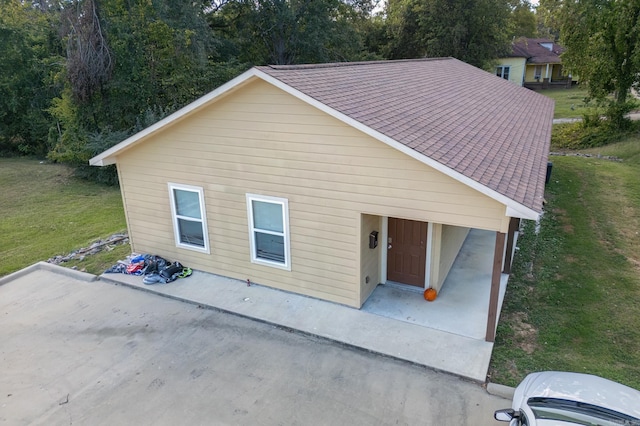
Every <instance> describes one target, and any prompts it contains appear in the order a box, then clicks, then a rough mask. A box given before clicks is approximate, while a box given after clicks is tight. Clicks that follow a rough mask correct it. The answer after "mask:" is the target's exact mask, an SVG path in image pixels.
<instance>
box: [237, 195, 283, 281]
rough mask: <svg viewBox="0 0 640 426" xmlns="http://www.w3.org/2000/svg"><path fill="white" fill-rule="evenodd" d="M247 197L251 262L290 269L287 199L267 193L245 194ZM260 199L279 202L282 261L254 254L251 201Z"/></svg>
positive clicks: (274, 202)
mask: <svg viewBox="0 0 640 426" xmlns="http://www.w3.org/2000/svg"><path fill="white" fill-rule="evenodd" d="M246 198H247V219H248V225H249V246H250V250H251V263H256V264H259V265H265V266H271V267H274V268H279V269H284V270H286V271H290V270H291V249H290V240H289V200H287V199H286V198H279V197H270V196H267V195H257V194H246ZM254 200H255V201H262V202H266V203H273V204H280V205H281V206H282V212H283V218H282V220H283V224H282V229H283V232H282V234H283V235H282V236H283V237H284V263H280V262H275V261H272V260H267V259H261V258H259V257H257V256H256V241H255V229H254V227H253V223H254V221H253V208H252V205H253V203H252V201H254ZM258 232H264V233H267V234H268V233H271V234H274V235H280V233H279V232H270V231H265V230H260V229H258Z"/></svg>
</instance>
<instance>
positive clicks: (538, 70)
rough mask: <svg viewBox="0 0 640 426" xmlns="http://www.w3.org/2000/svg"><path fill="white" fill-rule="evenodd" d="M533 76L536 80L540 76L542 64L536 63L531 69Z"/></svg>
mask: <svg viewBox="0 0 640 426" xmlns="http://www.w3.org/2000/svg"><path fill="white" fill-rule="evenodd" d="M533 78H535V79H536V80H538V81H539V80H540V79H541V78H542V65H536V67H535V68H534V71H533Z"/></svg>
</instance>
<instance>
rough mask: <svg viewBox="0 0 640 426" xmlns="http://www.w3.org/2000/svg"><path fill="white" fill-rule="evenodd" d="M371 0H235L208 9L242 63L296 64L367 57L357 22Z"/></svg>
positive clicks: (364, 17)
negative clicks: (212, 10) (216, 9)
mask: <svg viewBox="0 0 640 426" xmlns="http://www.w3.org/2000/svg"><path fill="white" fill-rule="evenodd" d="M372 7H373V4H372V3H371V1H364V0H359V1H350V2H346V1H342V0H238V1H232V2H228V3H227V4H225V5H224V6H223V7H221V8H220V10H219V11H218V13H216V14H212V16H211V18H210V19H211V21H212V22H213V25H214V26H215V27H217V28H219V29H220V30H221V31H222V34H224V36H225V37H226V38H227V39H229V40H231V42H232V44H233V45H234V46H235V53H236V54H237V56H238V59H239V61H240V62H246V63H252V64H294V63H318V62H335V61H346V60H354V59H361V58H363V57H366V54H365V52H364V48H363V42H362V35H361V34H360V33H358V31H357V30H356V23H358V22H361V21H362V20H363V19H366V18H368V15H369V14H370V13H371V9H372Z"/></svg>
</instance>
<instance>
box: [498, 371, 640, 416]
mask: <svg viewBox="0 0 640 426" xmlns="http://www.w3.org/2000/svg"><path fill="white" fill-rule="evenodd" d="M494 417H495V419H496V420H499V421H504V422H509V426H520V425H523V426H525V425H526V426H550V425H558V426H561V425H572V426H575V425H589V426H592V425H593V426H595V425H599V426H600V425H602V426H620V425H627V426H640V391H637V390H635V389H632V388H630V387H628V386H625V385H621V384H620V383H616V382H612V381H611V380H607V379H603V378H602V377H598V376H592V375H590V374H580V373H565V372H559V371H545V372H540V373H531V374H529V375H528V376H527V377H525V379H524V380H523V381H522V383H520V384H519V385H518V387H517V388H516V390H515V393H514V395H513V404H512V408H509V409H505V410H498V411H496V412H495V414H494Z"/></svg>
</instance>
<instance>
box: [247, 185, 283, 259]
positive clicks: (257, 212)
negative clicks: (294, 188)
mask: <svg viewBox="0 0 640 426" xmlns="http://www.w3.org/2000/svg"><path fill="white" fill-rule="evenodd" d="M247 217H248V219H249V243H250V246H251V262H253V263H260V264H263V265H268V266H273V267H276V268H281V269H286V270H289V271H290V270H291V255H290V252H289V201H288V200H287V199H286V198H277V197H267V196H264V195H255V194H247Z"/></svg>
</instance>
